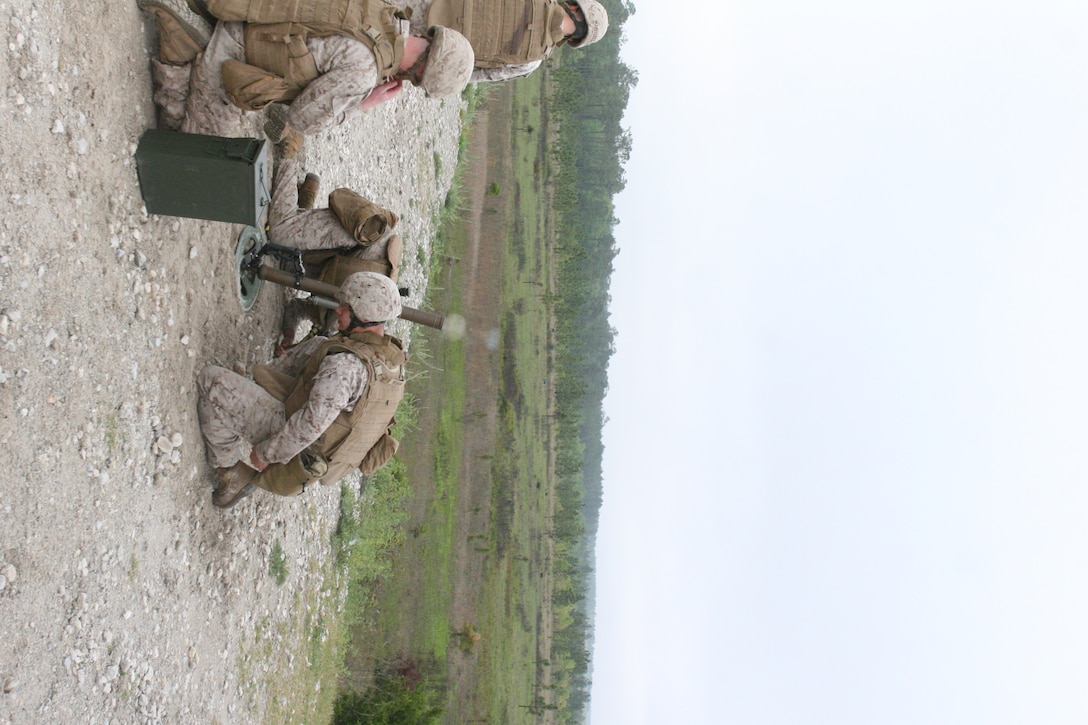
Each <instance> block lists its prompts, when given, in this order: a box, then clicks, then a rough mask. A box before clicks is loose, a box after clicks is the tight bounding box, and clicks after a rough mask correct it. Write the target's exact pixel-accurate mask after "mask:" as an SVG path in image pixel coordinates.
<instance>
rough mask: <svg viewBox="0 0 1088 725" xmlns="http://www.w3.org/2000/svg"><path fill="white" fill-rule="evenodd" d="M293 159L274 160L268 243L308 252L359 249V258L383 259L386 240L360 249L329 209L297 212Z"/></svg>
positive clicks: (296, 164)
mask: <svg viewBox="0 0 1088 725" xmlns="http://www.w3.org/2000/svg"><path fill="white" fill-rule="evenodd" d="M300 168H301V166H300V164H299V162H298V160H297V159H289V158H282V159H277V160H276V172H275V174H274V175H273V178H272V206H271V207H269V210H268V241H270V242H274V243H276V244H282V245H284V246H287V247H297V248H298V249H302V250H306V251H311V250H317V249H354V248H358V249H359V252H360V254H359V258H360V259H373V260H375V261H377V260H382V259H385V250H386V244H387V242H388V239H381V240H379V241H377V242H375V243H374V244H371V245H369V246H367V247H360V245H359V243H358V242H357V241H356V240H355V237H354V236H353V235H352V234H351V232H349V231H348V230H347V229H345V228H344V225H343V224H341V223H340V220H339V219H337V218H336V215H335V214H333V212H332V210H331V209H299V208H298V178H299V170H300Z"/></svg>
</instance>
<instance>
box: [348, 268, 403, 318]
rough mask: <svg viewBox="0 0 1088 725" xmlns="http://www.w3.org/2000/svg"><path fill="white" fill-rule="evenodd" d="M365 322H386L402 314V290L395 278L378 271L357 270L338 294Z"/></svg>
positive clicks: (353, 312)
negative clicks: (392, 278)
mask: <svg viewBox="0 0 1088 725" xmlns="http://www.w3.org/2000/svg"><path fill="white" fill-rule="evenodd" d="M337 296H338V297H339V298H340V301H341V302H342V303H344V304H345V305H347V306H348V307H350V308H351V312H352V314H353V315H355V317H356V318H358V319H359V320H361V321H363V322H385V321H386V320H392V319H394V318H396V317H399V316H400V310H401V301H400V292H399V291H398V290H397V285H396V283H395V282H393V280H391V279H389V278H388V277H386V276H385V275H384V274H378V273H377V272H356V273H355V274H353V275H351V276H350V277H348V278H347V279H345V280H344V283H343V284H342V285H340V292H339V294H338V295H337Z"/></svg>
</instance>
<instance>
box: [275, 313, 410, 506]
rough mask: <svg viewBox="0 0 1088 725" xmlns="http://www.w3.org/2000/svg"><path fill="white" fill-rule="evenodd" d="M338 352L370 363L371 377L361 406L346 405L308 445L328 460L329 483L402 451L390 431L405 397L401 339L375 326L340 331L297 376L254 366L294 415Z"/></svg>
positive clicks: (326, 478) (366, 469) (368, 470)
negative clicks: (323, 367)
mask: <svg viewBox="0 0 1088 725" xmlns="http://www.w3.org/2000/svg"><path fill="white" fill-rule="evenodd" d="M338 353H350V354H352V355H355V356H356V357H357V358H359V360H361V361H362V362H363V364H364V365H365V366H366V371H367V376H368V380H367V384H366V388H365V389H364V390H363V394H362V395H361V396H359V399H358V400H357V401H356V402H355V406H354V407H353V408H352V409H351V410H350V411H348V410H343V411H340V414H339V415H337V416H336V418H335V419H334V420H333V422H332V424H331V425H329V427H328V428H327V429H325V432H324V433H322V434H321V436H320V437H318V439H317V440H316V441H314V443H313V444H311V445H310V446H309V447H308V448H307V451H316V452H317V453H320V454H321V455H322V456H324V457H325V459H326V460H327V461H328V472H327V473H325V474H324V475H323V476H321V477H320V478H321V481H322V483H325V484H332V483H335V482H336V481H339V480H340V479H341V478H342V477H343V476H344V475H345V474H347V473H349V472H350V471H352V470H354V469H356V468H359V469H360V470H362V472H363V473H364V474H370V473H373V472H374V471H375V470H377V469H378V468H380V467H381V466H382V465H384V464H385V463H386V462H388V460H389V459H390V458H391V457H392V456H393V454H394V453H396V449H397V445H398V444H397V441H396V439H394V438H393V437H392V436H391V435H389V428H390V426H391V425H392V423H393V415H394V413H396V411H397V405H398V404H399V403H400V401H401V398H403V397H404V382H405V370H404V368H405V362H406V358H405V355H404V350H403V348H402V346H401V342H400V340H398V339H397V338H395V337H392V336H390V335H375V334H374V333H371V332H353V333H351V334H350V335H342V334H341V335H336V336H334V337H331V338H329V340H328V341H327V342H325V343H324V344H323V345H321V347H319V348H318V349H317V350H316V351H315V352H314V353H313V355H311V356H310V359H309V360H307V361H306V364H305V365H304V366H303V368H302V371H301V372H300V373H299V375H298V377H297V378H291V377H290V376H286V375H283V374H282V373H276V371H274V370H272V369H270V368H267V366H257V367H260V368H262V369H261V370H260V371H258V370H257V369H256V367H255V368H254V380H256V381H257V383H258V384H260V385H261V387H263V388H265V389H266V390H268V392H270V393H271V394H272V395H274V396H275V397H277V398H279V399H280V400H283V405H284V414H285V415H286V417H287V418H290V417H291V416H292V415H294V414H295V413H296V412H298V410H299V409H301V408H302V407H303V406H304V405H305V404H306V401H307V400H308V399H309V397H310V391H311V390H312V389H313V385H314V376H315V375H316V374H317V371H318V368H320V367H321V362H322V360H324V359H325V356H326V355H333V354H338ZM287 391H289V392H287ZM285 392H286V396H285V395H284V393H285ZM300 455H301V454H300ZM296 458H298V456H296ZM287 465H290V464H287Z"/></svg>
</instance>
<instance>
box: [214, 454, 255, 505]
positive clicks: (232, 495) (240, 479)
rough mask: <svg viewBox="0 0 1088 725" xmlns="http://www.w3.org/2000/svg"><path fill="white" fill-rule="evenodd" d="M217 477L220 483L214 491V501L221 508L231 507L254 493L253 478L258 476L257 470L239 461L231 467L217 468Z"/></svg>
mask: <svg viewBox="0 0 1088 725" xmlns="http://www.w3.org/2000/svg"><path fill="white" fill-rule="evenodd" d="M215 478H216V480H217V481H218V482H219V485H218V486H216V487H215V491H213V492H212V503H213V504H215V505H216V506H218V507H219V508H224V509H229V508H230V507H231V506H233V505H234V504H236V503H238V502H239V501H241V500H242V499H243V498H245V497H246V496H248V495H249V494H251V493H253V479H255V478H257V472H256V471H254V470H253V469H252V468H250V467H249V466H247V465H246V464H244V463H242V462H238V463H235V464H234V465H233V466H231V467H230V468H217V469H215Z"/></svg>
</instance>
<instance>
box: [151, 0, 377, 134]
mask: <svg viewBox="0 0 1088 725" xmlns="http://www.w3.org/2000/svg"><path fill="white" fill-rule="evenodd" d="M306 47H307V49H308V50H309V51H310V52H311V53H312V54H313V58H314V62H315V63H316V65H317V69H318V71H320V75H319V76H318V78H317V79H316V80H314V81H313V82H311V83H309V84H308V85H307V86H306V87H305V88H304V89H303V90H302V92H301V93H299V95H298V96H297V97H296V98H295V99H294V101H293V102H292V103H291V106H290V108H289V110H288V114H287V122H288V123H289V124H290V125H291V127H292V128H294V129H296V130H298V131H300V132H302V133H304V134H307V135H311V134H316V133H320V132H321V131H325V130H327V129H330V128H333V127H334V126H338V125H340V124H341V123H343V122H344V121H345V120H346V119H347V118H348V117H349V116H350V115H351V114H352V113H356V112H358V111H359V106H360V104H361V103H362V102H363V100H364V99H365V98H366V97H367V96H369V95H370V92H371V91H372V90H373V89H374V86H376V85H377V84H378V70H377V65H376V64H375V61H374V54H373V53H371V52H370V50H369V49H368V48H367V47H366V46H365V45H364V44H362V43H360V42H358V41H356V40H353V39H351V38H345V37H343V36H338V35H334V36H330V37H327V38H310V39H309V40H307V41H306ZM227 60H235V61H239V62H244V61H245V35H244V28H243V24H242V23H226V22H220V23H219V24H217V25H216V28H215V31H214V32H213V33H212V36H211V40H210V41H209V42H208V46H207V48H205V49H204V53H203V54H202V55H201V56H200V57H198V58H197V60H196V61H195V62H194V63H192V64H189V65H181V66H170V65H166V64H164V63H161V62H159V61H152V77H153V80H154V82H155V91H154V96H153V97H154V100H155V103H156V105H157V106H158V107H159V110H160V125H161V127H162V128H166V129H171V130H180V131H186V132H188V133H204V134H210V135H213V136H232V135H235V134H236V129H237V128H238V126H239V124H240V123H241V121H242V119H243V114H244V113H245V112H244V111H242V109H240V108H238V107H237V106H235V105H234V104H233V103H231V101H230V98H229V97H228V96H227V92H226V88H225V86H224V84H223V75H222V66H223V63H224V62H225V61H227Z"/></svg>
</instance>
